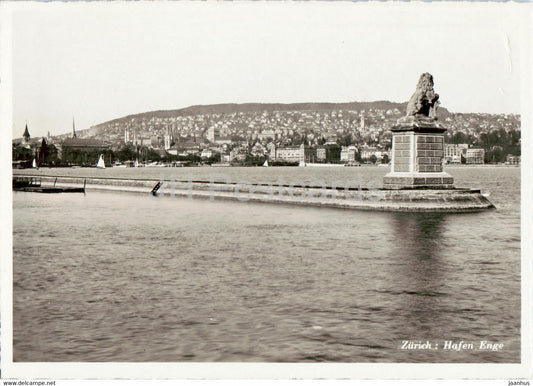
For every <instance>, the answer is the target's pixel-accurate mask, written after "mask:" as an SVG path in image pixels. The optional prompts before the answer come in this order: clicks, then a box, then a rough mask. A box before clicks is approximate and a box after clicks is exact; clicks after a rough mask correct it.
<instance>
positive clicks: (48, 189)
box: [13, 176, 85, 193]
mask: <svg viewBox="0 0 533 386" xmlns="http://www.w3.org/2000/svg"><path fill="white" fill-rule="evenodd" d="M42 180H43V178H42V177H41V176H14V177H13V190H14V191H17V192H33V193H85V182H84V184H83V187H57V186H56V182H57V177H56V178H55V179H54V183H53V185H52V186H50V185H43V184H42Z"/></svg>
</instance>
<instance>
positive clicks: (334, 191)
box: [25, 175, 494, 213]
mask: <svg viewBox="0 0 533 386" xmlns="http://www.w3.org/2000/svg"><path fill="white" fill-rule="evenodd" d="M25 178H34V179H35V178H39V179H40V180H41V181H42V183H43V184H44V185H46V186H53V185H54V184H55V186H56V187H59V188H66V189H68V188H73V187H76V186H80V185H84V186H85V189H86V191H87V192H91V191H111V192H127V193H140V194H145V195H146V197H147V198H148V197H150V196H155V197H157V198H163V199H164V198H177V197H181V198H186V199H201V200H210V201H220V200H227V201H238V202H257V203H264V204H282V205H298V206H313V207H324V208H337V209H347V210H374V211H392V212H442V213H463V212H478V211H482V210H486V209H490V208H494V205H493V204H492V203H491V202H490V201H489V200H488V199H487V198H486V197H485V196H484V195H483V194H482V193H481V191H480V190H476V189H469V188H453V189H431V188H426V187H422V188H416V187H415V188H408V189H407V188H406V189H388V188H381V189H378V188H376V189H369V188H364V187H362V186H305V185H293V184H281V185H280V184H275V183H272V184H243V183H227V182H221V181H193V180H188V181H185V180H181V181H179V180H178V181H176V180H155V179H136V178H133V179H132V178H129V179H125V178H113V177H69V176H36V175H26V176H25Z"/></svg>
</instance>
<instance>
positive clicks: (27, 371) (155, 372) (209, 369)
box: [0, 2, 533, 379]
mask: <svg viewBox="0 0 533 386" xmlns="http://www.w3.org/2000/svg"><path fill="white" fill-rule="evenodd" d="M243 3H244V5H245V6H246V5H247V3H248V2H243ZM279 4H280V6H283V5H281V3H279ZM284 4H286V3H284ZM317 4H318V5H319V4H320V3H312V4H311V5H310V6H317ZM82 5H83V4H82ZM94 5H95V4H91V6H94ZM298 5H299V6H304V5H302V4H301V3H300V4H298ZM298 5H297V6H298ZM43 6H45V7H48V8H49V7H62V6H64V3H62V4H61V3H59V4H58V3H44V4H42V3H40V4H37V3H31V2H20V3H13V2H1V3H0V52H1V55H0V120H1V121H0V125H1V126H0V127H1V133H2V134H1V135H2V137H1V138H2V141H1V146H2V152H1V156H0V157H1V160H2V165H3V166H2V178H1V182H0V194H1V199H0V202H1V205H2V212H1V213H2V214H3V216H2V217H3V218H4V220H3V221H5V222H4V226H3V227H1V234H0V241H1V245H2V249H3V250H2V258H1V265H0V270H1V293H0V295H1V322H2V324H1V326H2V329H1V344H2V346H1V347H2V349H1V370H2V378H4V379H6V378H23V379H32V378H48V379H95V378H100V379H110V378H129V379H162V378H167V379H168V378H174V379H289V378H296V379H316V378H330V379H340V378H352V379H368V378H375V379H436V378H444V379H460V378H463V379H464V378H470V379H517V378H523V379H531V378H532V377H533V370H532V369H533V365H532V342H533V337H532V329H531V325H532V314H533V310H532V307H531V305H532V283H531V278H532V264H531V263H532V259H531V251H533V244H532V239H531V237H532V229H533V227H532V217H533V216H532V215H531V213H532V212H531V209H532V207H533V206H532V197H533V190H532V187H533V181H532V178H533V175H532V170H533V168H532V161H533V160H532V157H531V155H532V150H533V146H532V143H533V142H532V129H533V116H532V106H533V104H532V102H533V101H532V98H531V90H532V89H533V78H532V76H531V71H532V69H533V60H532V56H531V52H532V48H533V47H532V40H531V33H532V29H531V26H532V25H533V14H532V7H531V6H530V4H527V3H526V4H523V3H522V4H517V3H507V4H501V3H500V4H497V5H495V4H488V5H487V4H480V3H478V4H464V3H463V4H459V3H439V4H438V6H441V7H444V6H462V7H463V6H464V7H484V6H499V7H501V8H502V12H505V10H506V9H507V7H516V8H520V11H521V16H522V19H520V20H517V24H519V26H520V28H521V31H522V34H521V36H522V39H523V40H522V41H521V42H520V43H521V44H520V46H521V47H522V48H523V49H522V53H523V55H522V60H521V79H522V80H523V84H524V87H523V88H522V95H521V113H522V129H521V131H522V148H523V151H522V154H523V155H522V176H521V177H522V217H521V237H522V244H521V245H522V324H521V325H522V337H521V347H522V354H521V355H522V363H521V364H397V363H390V364H389V363H378V364H374V363H365V364H360V363H357V364H346V363H309V364H300V363H289V364H265V363H13V362H12V345H11V342H12V312H11V310H12V203H11V197H12V193H11V187H10V184H11V183H10V180H11V167H10V161H11V160H10V158H11V157H10V154H11V146H10V145H11V127H12V111H11V110H12V104H11V95H12V84H11V79H12V77H11V57H10V54H9V53H10V52H11V26H12V25H11V20H12V19H11V16H12V12H13V11H16V10H18V9H25V8H26V7H43ZM105 6H107V7H116V6H121V4H118V3H117V2H114V3H106V4H105ZM134 6H148V4H146V3H142V4H140V3H137V4H135V5H134ZM149 6H157V3H151V4H150V5H149ZM257 6H261V3H259V4H258V5H257ZM291 6H294V4H291ZM338 6H339V7H340V6H341V5H338ZM361 6H372V7H374V6H375V7H383V6H396V7H411V8H413V9H415V8H418V7H420V8H423V7H428V6H433V5H432V4H424V3H403V4H398V3H395V4H383V3H372V4H366V5H361ZM6 53H7V54H6Z"/></svg>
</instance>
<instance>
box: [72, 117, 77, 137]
mask: <svg viewBox="0 0 533 386" xmlns="http://www.w3.org/2000/svg"><path fill="white" fill-rule="evenodd" d="M72 138H76V125H75V124H74V117H72Z"/></svg>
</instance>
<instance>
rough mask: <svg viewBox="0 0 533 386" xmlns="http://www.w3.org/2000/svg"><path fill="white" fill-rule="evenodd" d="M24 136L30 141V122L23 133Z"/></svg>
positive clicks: (26, 140) (25, 139)
mask: <svg viewBox="0 0 533 386" xmlns="http://www.w3.org/2000/svg"><path fill="white" fill-rule="evenodd" d="M22 138H24V141H25V142H29V141H30V132H29V131H28V122H26V129H25V130H24V134H22Z"/></svg>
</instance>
